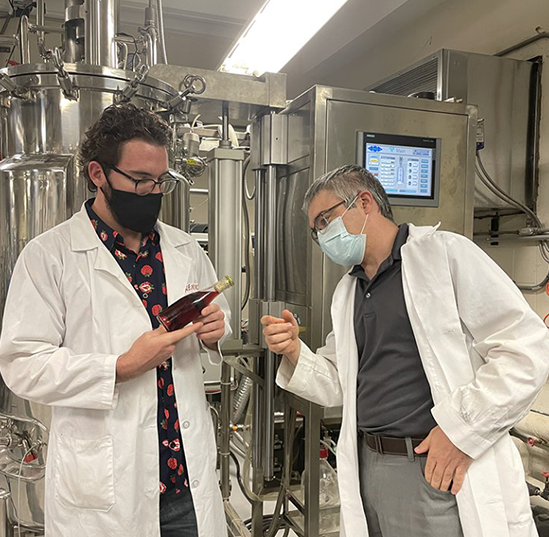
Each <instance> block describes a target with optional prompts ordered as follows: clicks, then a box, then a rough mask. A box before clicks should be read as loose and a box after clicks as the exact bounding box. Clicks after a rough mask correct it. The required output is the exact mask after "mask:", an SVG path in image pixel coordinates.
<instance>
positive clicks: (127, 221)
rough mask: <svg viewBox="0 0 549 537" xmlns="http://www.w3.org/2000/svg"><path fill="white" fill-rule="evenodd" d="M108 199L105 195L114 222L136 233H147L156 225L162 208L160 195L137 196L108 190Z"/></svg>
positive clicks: (122, 191)
mask: <svg viewBox="0 0 549 537" xmlns="http://www.w3.org/2000/svg"><path fill="white" fill-rule="evenodd" d="M110 190H111V195H110V197H109V196H107V195H106V193H105V191H104V190H103V194H105V198H107V201H108V203H109V207H110V209H111V211H112V214H113V216H114V217H115V218H116V221H117V222H118V223H119V224H120V225H121V226H122V227H125V228H126V229H131V230H132V231H137V232H138V233H148V232H149V231H151V229H152V228H153V227H154V225H155V224H156V221H157V220H158V214H159V213H160V207H161V206H162V197H163V196H162V194H147V195H146V196H139V195H137V194H135V193H134V192H126V191H124V190H116V189H115V188H112V187H111V188H110Z"/></svg>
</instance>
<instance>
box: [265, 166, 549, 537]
mask: <svg viewBox="0 0 549 537" xmlns="http://www.w3.org/2000/svg"><path fill="white" fill-rule="evenodd" d="M305 210H306V211H307V213H308V217H309V225H310V228H311V235H312V238H313V239H314V240H315V242H317V243H318V244H319V246H320V247H321V248H322V251H323V252H324V253H325V254H326V255H327V256H328V257H329V258H330V259H331V260H332V261H334V262H335V263H338V264H340V265H343V266H350V267H353V268H352V269H351V271H350V272H349V273H348V274H346V275H345V276H344V277H343V278H342V279H341V281H340V282H339V284H338V286H337V288H336V290H335V293H334V296H333V299H332V310H331V311H332V324H333V331H332V332H331V333H330V334H329V335H328V337H327V340H326V345H325V346H324V347H322V348H320V349H318V350H317V352H316V353H314V352H313V351H312V350H311V349H309V348H308V347H307V346H306V345H305V344H304V343H303V342H301V341H300V340H299V337H298V334H299V330H298V326H297V323H296V321H295V319H294V317H293V315H292V314H291V312H289V311H288V310H285V311H284V312H283V318H281V319H279V318H275V317H271V316H266V317H263V319H262V323H263V325H264V334H265V337H266V340H267V343H268V345H269V348H270V350H271V351H273V352H276V353H278V354H282V355H283V357H284V358H283V360H282V362H281V365H280V368H279V371H278V377H277V382H278V384H279V385H280V386H281V387H282V388H284V389H286V390H288V391H291V392H293V393H295V394H297V395H299V396H301V397H304V398H306V399H309V400H311V401H313V402H316V403H318V404H321V405H323V406H338V405H343V421H342V426H341V433H340V437H339V442H338V449H337V462H338V465H337V466H338V478H339V485H340V496H341V524H340V526H341V534H342V535H347V536H348V537H351V536H352V537H358V536H360V537H362V536H370V537H380V536H382V537H403V536H407V537H435V536H437V537H438V536H439V535H444V537H461V536H464V537H494V536H496V535H497V536H498V537H535V536H537V532H536V529H535V526H534V522H533V519H532V514H531V510H530V507H529V500H528V493H527V488H526V485H525V476H524V470H523V468H522V465H521V460H520V456H519V453H518V451H517V449H516V447H515V445H514V443H513V442H512V440H511V438H510V436H509V434H508V433H509V430H510V429H511V427H513V425H514V424H515V423H516V422H517V421H518V420H520V419H521V418H522V417H523V416H524V415H525V414H526V412H527V411H528V408H529V406H530V405H531V404H532V402H533V400H534V398H535V397H536V395H537V393H538V392H539V390H540V389H541V387H542V386H543V384H544V383H545V381H546V379H547V375H548V373H549V361H548V360H547V356H548V355H549V336H548V334H547V328H546V327H545V325H544V323H543V322H542V321H541V320H540V319H539V317H538V316H537V315H536V314H535V313H534V312H533V311H532V310H531V308H530V307H529V306H528V304H527V302H526V301H525V299H524V297H523V296H522V294H521V293H520V292H519V290H518V289H517V287H516V286H515V285H514V283H513V282H512V281H511V280H510V279H509V278H508V277H507V275H506V274H505V273H504V272H503V271H502V270H501V269H500V268H499V267H498V266H497V265H496V264H495V263H494V262H493V261H492V260H491V259H490V258H489V257H488V256H487V255H486V254H485V253H484V252H483V251H482V250H480V249H479V248H478V247H477V246H475V244H473V243H472V242H471V241H469V240H468V239H466V238H464V237H462V236H460V235H456V234H454V233H449V232H444V231H439V230H438V226H436V227H416V226H414V225H413V224H406V223H403V224H401V225H400V226H397V225H396V224H395V223H394V221H393V213H392V210H391V206H390V204H389V200H388V198H387V194H386V193H385V191H384V189H383V187H382V186H381V184H380V183H379V181H378V180H377V179H376V178H375V177H373V176H372V175H371V174H370V173H369V172H368V171H366V170H365V169H364V168H361V167H359V166H344V167H342V168H339V169H337V170H334V171H332V172H330V173H328V174H326V175H324V176H323V177H321V178H319V179H318V180H317V181H315V182H314V183H313V184H312V185H311V187H310V188H309V190H308V192H307V194H306V196H305Z"/></svg>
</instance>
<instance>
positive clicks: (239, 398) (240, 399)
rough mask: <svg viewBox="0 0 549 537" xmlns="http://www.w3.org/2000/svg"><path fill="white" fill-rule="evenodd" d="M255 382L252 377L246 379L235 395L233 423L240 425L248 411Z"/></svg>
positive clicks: (242, 381)
mask: <svg viewBox="0 0 549 537" xmlns="http://www.w3.org/2000/svg"><path fill="white" fill-rule="evenodd" d="M252 385H253V381H252V379H251V378H250V377H244V378H243V379H242V380H241V382H240V384H239V386H238V389H237V390H236V393H235V394H234V399H233V420H232V421H233V423H238V422H239V421H240V419H241V418H242V415H243V414H244V411H245V410H246V405H247V404H248V400H249V398H250V392H251V390H252Z"/></svg>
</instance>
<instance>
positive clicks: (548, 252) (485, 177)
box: [475, 151, 549, 292]
mask: <svg viewBox="0 0 549 537" xmlns="http://www.w3.org/2000/svg"><path fill="white" fill-rule="evenodd" d="M475 169H476V173H477V176H478V178H479V179H480V180H481V181H482V183H483V184H484V186H486V188H488V190H490V192H492V193H493V194H495V195H496V196H498V197H499V198H500V199H502V200H503V201H505V202H506V203H509V204H510V205H512V206H513V207H516V208H517V209H519V210H520V211H521V212H523V213H525V214H526V215H528V216H529V217H530V218H532V220H533V221H534V223H535V225H536V226H537V227H538V228H543V227H544V226H543V224H542V222H541V220H540V219H539V217H538V215H537V214H536V213H535V212H534V211H532V209H530V208H529V207H527V206H526V205H524V204H523V203H520V202H519V201H517V200H515V199H514V198H512V197H511V196H510V195H509V194H507V192H505V191H504V190H503V189H502V188H501V187H500V186H499V185H498V184H497V183H496V182H495V181H494V180H493V179H492V178H491V177H490V174H489V173H488V171H487V170H486V168H485V166H484V163H483V162H482V159H481V157H480V153H479V152H478V151H477V158H476V167H475ZM548 241H549V237H548ZM548 241H541V242H540V244H539V251H540V254H541V257H542V258H543V260H544V261H545V262H546V263H549V242H548ZM547 283H549V271H548V272H547V274H546V276H545V278H543V280H542V281H541V282H539V283H537V284H533V285H518V288H519V289H520V290H521V291H534V292H537V291H540V290H541V289H544V288H545V286H546V285H547Z"/></svg>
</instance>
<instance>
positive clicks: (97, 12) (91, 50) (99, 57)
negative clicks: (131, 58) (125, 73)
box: [84, 0, 118, 68]
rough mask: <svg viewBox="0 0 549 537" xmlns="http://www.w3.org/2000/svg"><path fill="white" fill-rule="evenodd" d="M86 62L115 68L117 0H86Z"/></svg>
mask: <svg viewBox="0 0 549 537" xmlns="http://www.w3.org/2000/svg"><path fill="white" fill-rule="evenodd" d="M86 7H87V12H86V21H85V37H84V41H85V55H86V63H89V64H91V65H100V66H103V67H112V68H116V63H117V58H116V42H115V35H116V26H117V22H118V1H117V0H86Z"/></svg>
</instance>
